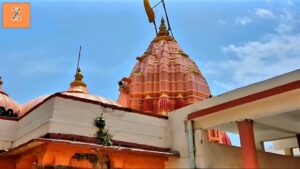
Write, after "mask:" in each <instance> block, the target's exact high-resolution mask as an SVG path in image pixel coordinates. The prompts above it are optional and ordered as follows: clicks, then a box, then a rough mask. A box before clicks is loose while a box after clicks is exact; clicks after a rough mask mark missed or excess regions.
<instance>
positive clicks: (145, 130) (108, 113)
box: [50, 97, 170, 148]
mask: <svg viewBox="0 0 300 169" xmlns="http://www.w3.org/2000/svg"><path fill="white" fill-rule="evenodd" d="M101 112H102V113H104V118H105V120H106V124H107V128H108V129H109V131H110V132H111V133H112V134H113V139H114V140H118V141H126V142H131V143H138V144H146V145H150V146H157V147H164V148H169V147H170V141H169V140H170V134H169V129H168V124H167V120H165V119H160V118H156V117H152V116H146V115H142V114H137V113H130V112H125V111H120V110H113V109H111V108H103V107H102V106H100V105H95V104H91V103H85V102H80V101H74V100H70V99H64V98H60V97H56V98H55V105H54V112H53V117H52V119H51V125H50V133H65V134H75V135H81V136H88V137H94V136H95V133H96V132H97V127H96V126H95V125H94V120H95V119H96V117H97V116H98V115H99V114H100V113H101Z"/></svg>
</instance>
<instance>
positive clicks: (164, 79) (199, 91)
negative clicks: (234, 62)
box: [118, 19, 210, 115]
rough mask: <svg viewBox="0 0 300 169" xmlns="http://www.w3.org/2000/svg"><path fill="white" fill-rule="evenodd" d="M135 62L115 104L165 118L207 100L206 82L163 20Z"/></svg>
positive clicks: (121, 85) (122, 81)
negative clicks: (185, 107) (177, 110)
mask: <svg viewBox="0 0 300 169" xmlns="http://www.w3.org/2000/svg"><path fill="white" fill-rule="evenodd" d="M137 60H138V61H137V63H136V65H135V66H134V68H133V70H132V72H131V74H130V76H129V77H128V78H123V79H122V80H121V81H120V82H119V85H120V89H119V90H120V95H119V99H118V103H119V104H121V105H123V106H124V107H129V108H132V109H135V110H140V111H144V112H148V113H157V114H163V115H165V114H166V113H167V112H170V111H173V110H175V109H178V108H181V107H184V106H186V105H189V104H193V103H195V102H198V101H202V100H205V99H207V98H208V97H209V96H210V90H209V87H208V85H207V82H206V80H205V78H204V77H203V75H202V74H201V72H200V70H199V68H198V67H197V65H196V63H195V62H194V61H193V60H192V59H191V58H190V57H189V56H188V55H187V54H186V53H184V52H183V50H182V49H181V48H180V47H179V45H178V43H177V42H176V40H175V39H174V38H173V37H171V36H170V35H169V32H168V31H167V28H166V26H165V22H164V19H162V20H161V25H160V28H159V33H158V34H157V36H156V37H155V38H154V39H153V41H152V42H151V44H150V45H149V47H148V49H147V51H146V52H145V53H144V54H143V55H142V56H139V57H137Z"/></svg>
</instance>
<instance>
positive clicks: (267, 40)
mask: <svg viewBox="0 0 300 169" xmlns="http://www.w3.org/2000/svg"><path fill="white" fill-rule="evenodd" d="M298 16H299V15H298V14H297V13H293V12H291V10H283V13H282V14H281V15H280V17H279V18H278V21H277V27H276V32H275V33H273V34H268V35H265V36H263V37H262V38H261V39H258V40H255V41H249V42H245V43H242V44H229V45H227V46H225V47H223V48H222V51H223V54H224V56H222V57H220V60H219V61H218V62H215V61H214V62H210V63H208V64H207V68H208V70H207V72H208V74H210V75H211V76H212V77H213V78H215V79H218V81H221V83H220V82H217V81H214V82H213V83H214V85H216V86H217V87H219V89H221V90H219V91H228V90H232V89H235V88H237V87H241V86H245V85H248V84H252V83H255V82H258V81H262V80H265V79H268V78H271V77H274V76H277V75H280V74H283V73H286V72H289V71H293V70H296V69H299V68H300V48H299V46H300V31H299V29H297V28H298V27H299V25H300V17H298ZM297 30H298V32H297Z"/></svg>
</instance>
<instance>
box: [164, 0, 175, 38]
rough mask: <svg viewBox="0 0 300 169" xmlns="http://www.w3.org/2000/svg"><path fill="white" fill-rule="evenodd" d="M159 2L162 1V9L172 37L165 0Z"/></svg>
mask: <svg viewBox="0 0 300 169" xmlns="http://www.w3.org/2000/svg"><path fill="white" fill-rule="evenodd" d="M161 2H162V4H163V7H164V10H165V14H166V18H167V22H168V27H169V30H170V32H171V35H172V37H173V38H174V36H173V32H172V29H171V26H170V22H169V17H168V13H167V9H166V4H165V0H162V1H161Z"/></svg>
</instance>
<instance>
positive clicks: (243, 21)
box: [235, 16, 252, 26]
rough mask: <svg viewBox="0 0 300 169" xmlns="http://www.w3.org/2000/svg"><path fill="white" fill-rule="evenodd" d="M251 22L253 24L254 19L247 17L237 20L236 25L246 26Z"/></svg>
mask: <svg viewBox="0 0 300 169" xmlns="http://www.w3.org/2000/svg"><path fill="white" fill-rule="evenodd" d="M251 22H252V19H251V18H249V17H246V16H243V17H236V18H235V24H238V25H242V26H246V25H248V24H249V23H251Z"/></svg>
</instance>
